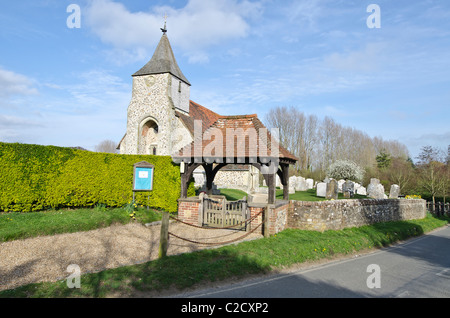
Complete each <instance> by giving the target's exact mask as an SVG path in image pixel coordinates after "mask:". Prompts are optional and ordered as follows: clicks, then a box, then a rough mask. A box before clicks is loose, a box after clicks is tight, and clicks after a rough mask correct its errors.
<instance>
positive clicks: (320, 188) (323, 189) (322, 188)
mask: <svg viewBox="0 0 450 318" xmlns="http://www.w3.org/2000/svg"><path fill="white" fill-rule="evenodd" d="M326 195H327V184H326V183H325V182H319V183H318V184H317V187H316V196H318V197H321V198H325V197H326Z"/></svg>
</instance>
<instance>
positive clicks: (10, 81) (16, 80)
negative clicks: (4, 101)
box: [0, 68, 38, 97]
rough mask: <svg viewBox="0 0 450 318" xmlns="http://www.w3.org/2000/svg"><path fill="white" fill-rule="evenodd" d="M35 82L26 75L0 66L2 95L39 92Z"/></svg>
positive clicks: (9, 95) (0, 90)
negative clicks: (34, 85)
mask: <svg viewBox="0 0 450 318" xmlns="http://www.w3.org/2000/svg"><path fill="white" fill-rule="evenodd" d="M33 84H34V83H33V80H32V79H30V78H28V77H26V76H25V75H21V74H17V73H14V72H12V71H8V70H5V69H2V68H0V97H11V96H13V95H35V94H38V90H37V89H36V88H35V87H33Z"/></svg>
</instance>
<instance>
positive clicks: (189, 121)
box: [175, 101, 220, 137]
mask: <svg viewBox="0 0 450 318" xmlns="http://www.w3.org/2000/svg"><path fill="white" fill-rule="evenodd" d="M175 114H176V116H178V117H179V118H180V119H181V121H182V122H183V124H184V125H185V126H186V128H187V129H188V130H189V132H190V133H191V135H192V137H194V120H201V121H202V133H203V132H204V131H205V130H206V129H208V128H209V127H210V126H211V125H212V124H213V123H214V122H216V121H217V119H218V118H219V117H220V115H219V114H216V113H215V112H213V111H212V110H210V109H208V108H206V107H203V106H202V105H199V104H197V103H195V102H193V101H190V102H189V116H188V115H186V114H183V113H182V112H178V111H176V112H175Z"/></svg>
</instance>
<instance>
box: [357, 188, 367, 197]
mask: <svg viewBox="0 0 450 318" xmlns="http://www.w3.org/2000/svg"><path fill="white" fill-rule="evenodd" d="M356 193H357V194H359V195H367V189H366V188H365V187H363V186H360V187H359V188H358V189H357V190H356Z"/></svg>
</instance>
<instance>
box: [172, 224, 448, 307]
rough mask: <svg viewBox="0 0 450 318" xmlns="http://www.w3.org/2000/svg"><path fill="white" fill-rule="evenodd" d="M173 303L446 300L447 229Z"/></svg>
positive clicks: (203, 292)
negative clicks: (210, 300)
mask: <svg viewBox="0 0 450 318" xmlns="http://www.w3.org/2000/svg"><path fill="white" fill-rule="evenodd" d="M174 297H175V298H178V297H180V298H246V299H248V298H259V299H261V298H395V297H399V298H450V226H447V227H445V228H443V229H440V230H437V231H434V232H432V233H429V234H427V235H424V236H421V237H418V238H415V239H411V240H408V241H406V242H403V243H400V244H398V245H395V246H393V247H388V248H384V249H381V250H379V251H376V252H374V253H370V254H365V255H362V256H359V257H353V258H349V259H344V260H339V261H333V262H330V263H327V264H325V265H319V266H316V267H311V268H306V269H301V270H297V271H293V272H288V273H282V274H277V275H271V276H264V277H260V278H257V279H251V280H247V281H244V282H240V283H235V284H230V285H226V286H221V287H217V288H209V289H203V290H198V291H195V292H190V293H184V294H179V295H176V296H174Z"/></svg>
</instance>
